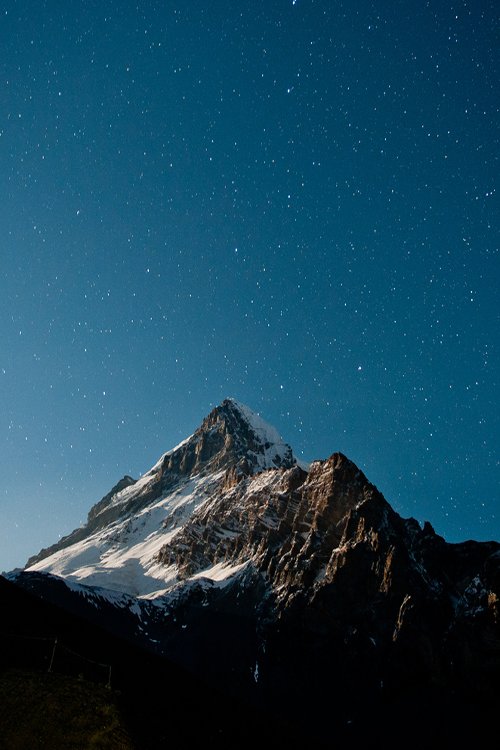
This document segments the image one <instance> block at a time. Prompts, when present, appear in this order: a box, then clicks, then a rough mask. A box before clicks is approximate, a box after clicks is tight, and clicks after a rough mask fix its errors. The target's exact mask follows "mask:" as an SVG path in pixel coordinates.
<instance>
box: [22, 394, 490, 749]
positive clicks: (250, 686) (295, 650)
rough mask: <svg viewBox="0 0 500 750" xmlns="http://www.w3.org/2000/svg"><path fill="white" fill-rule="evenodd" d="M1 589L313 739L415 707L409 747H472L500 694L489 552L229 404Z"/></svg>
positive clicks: (383, 728) (394, 721)
mask: <svg viewBox="0 0 500 750" xmlns="http://www.w3.org/2000/svg"><path fill="white" fill-rule="evenodd" d="M47 573H49V574H51V575H47ZM54 575H57V576H61V577H62V578H63V579H64V581H65V585H64V584H63V583H62V582H61V581H60V580H58V579H55V578H54ZM15 580H16V582H17V583H20V584H21V585H24V586H25V587H26V588H30V589H31V590H36V591H38V592H44V595H45V596H46V597H48V598H52V599H53V600H54V601H56V600H57V601H59V602H60V601H61V599H64V602H65V605H66V606H68V607H69V608H73V609H74V610H77V609H78V610H79V611H80V612H84V613H86V615H87V616H88V617H89V618H91V619H92V618H93V619H96V618H100V619H101V621H102V620H105V621H106V622H108V624H109V627H111V628H115V629H121V630H122V631H123V632H126V633H127V635H128V636H129V637H131V638H134V639H135V640H139V641H140V642H142V643H144V644H146V645H147V646H148V647H149V648H150V649H153V650H155V651H157V652H158V653H161V654H163V655H166V656H169V657H170V658H173V659H175V660H177V661H179V662H181V663H182V664H183V665H185V666H188V667H189V668H190V669H191V670H193V671H195V672H197V673H198V674H202V675H203V676H204V677H205V678H207V679H209V680H210V681H211V682H212V683H214V684H217V685H218V686H220V687H224V686H226V687H227V686H228V685H230V686H231V690H235V691H237V692H238V694H240V695H242V696H244V697H245V699H246V698H248V699H249V700H251V701H253V702H254V703H260V704H261V705H266V706H269V705H272V706H273V707H274V708H275V711H276V713H277V714H278V715H280V716H283V717H285V719H287V720H288V719H290V716H291V715H292V714H294V713H295V712H296V710H297V709H296V707H297V706H299V707H300V712H301V713H302V719H301V720H300V721H299V723H300V724H301V727H302V729H304V727H305V725H307V728H308V730H309V725H308V724H307V722H310V717H311V716H312V715H313V716H314V722H313V724H314V726H313V727H311V728H310V733H311V737H317V738H320V739H325V737H327V736H328V734H329V732H330V731H331V729H332V726H335V728H336V731H338V732H342V733H343V734H342V736H344V735H345V733H346V732H347V735H345V736H347V737H349V736H351V735H352V737H353V738H356V737H357V738H360V737H363V738H364V736H365V735H364V732H365V731H366V730H367V726H369V727H370V733H371V734H370V737H371V738H377V737H379V739H380V742H381V743H382V742H385V741H386V740H387V738H388V737H389V735H391V737H392V738H393V739H394V738H395V737H396V736H397V733H398V731H400V730H401V731H403V729H404V728H405V727H406V731H407V725H408V723H410V722H413V721H414V712H415V710H418V711H419V712H420V724H419V727H420V729H419V731H418V732H417V731H416V730H415V732H413V735H414V736H415V737H416V736H417V735H418V736H420V735H421V733H422V732H424V733H425V731H431V730H432V732H433V737H435V738H438V739H440V741H441V742H442V743H445V742H448V741H451V740H453V741H455V736H460V737H461V738H463V737H465V736H466V735H467V732H468V731H470V733H471V737H472V739H474V738H475V739H476V740H477V736H478V732H479V725H480V724H481V722H485V721H487V720H488V717H489V716H490V714H491V715H493V714H494V710H495V709H494V706H495V705H496V702H497V701H498V700H499V698H500V688H499V685H500V680H499V678H500V544H498V543H496V542H489V543H479V542H473V541H469V542H464V543H461V544H448V543H447V542H445V540H444V539H443V538H442V537H440V536H438V535H437V534H436V533H435V532H434V530H433V529H432V527H431V526H430V524H428V523H426V524H425V525H424V527H423V528H421V526H420V525H419V524H418V522H417V521H415V520H414V519H403V518H401V517H400V516H399V515H398V514H397V513H396V512H395V511H394V510H393V509H392V508H391V506H390V505H389V504H388V503H387V501H386V500H385V499H384V497H383V496H382V495H381V494H380V492H379V491H378V490H377V489H376V488H375V487H374V486H373V485H372V484H370V482H369V481H368V480H367V479H366V477H365V476H364V475H363V473H362V472H361V471H360V470H359V469H358V468H357V467H356V466H355V465H354V464H353V463H352V462H351V461H349V459H347V458H346V457H345V456H344V455H342V454H341V453H334V454H333V455H332V456H331V457H330V458H328V459H327V460H325V461H315V462H313V463H312V464H311V465H310V466H309V467H301V466H299V465H298V464H297V461H296V459H295V458H294V457H293V454H292V451H291V449H290V448H289V446H287V445H286V444H284V443H283V442H282V441H281V439H280V438H279V436H278V435H277V433H276V432H275V431H274V430H273V428H271V427H269V426H268V425H266V424H265V423H264V422H262V420H260V418H259V417H258V416H257V415H254V414H253V413H252V412H250V410H248V409H247V407H244V406H242V405H240V404H238V403H237V402H235V401H233V400H226V401H225V402H223V404H222V405H221V406H220V407H217V408H216V409H214V410H213V411H212V412H211V414H210V415H209V416H208V417H207V418H206V419H205V420H204V422H203V423H202V425H201V427H200V428H199V429H198V430H197V431H196V432H195V433H194V434H193V435H192V436H191V437H190V438H188V439H187V440H186V441H184V442H183V443H181V445H180V446H178V447H177V448H176V449H174V450H173V451H169V452H168V453H166V454H164V456H162V457H161V459H160V460H159V461H158V463H157V464H156V465H155V466H154V467H153V468H152V469H151V470H150V472H148V473H147V474H145V475H144V477H142V478H141V479H140V480H138V481H137V482H134V480H132V479H131V478H130V477H125V478H124V479H123V480H121V482H120V483H119V484H118V485H117V486H116V487H115V488H113V490H112V491H111V492H110V493H108V495H106V497H104V498H103V500H101V501H100V503H98V504H97V505H96V506H94V508H93V509H92V510H91V512H90V513H89V519H88V523H87V525H86V527H84V528H83V529H79V530H77V531H75V532H73V534H72V535H70V536H69V537H66V539H64V540H62V542H60V543H59V545H55V546H54V547H53V548H51V549H50V550H46V551H44V552H42V553H40V555H39V556H38V557H37V558H33V560H31V561H30V567H29V569H28V570H27V571H26V572H24V573H22V574H19V575H17V576H15ZM82 584H84V585H82ZM89 584H90V586H89ZM97 586H99V588H97ZM294 707H295V708H294ZM465 709H466V713H465ZM388 711H390V713H391V718H390V727H389V726H388V724H387V721H386V719H387V712H388ZM456 712H460V716H461V722H462V723H461V725H460V730H459V731H457V726H456V724H455V723H454V722H455V720H454V718H453V717H454V714H455V713H456ZM422 714H424V716H423V718H422ZM367 717H369V721H370V722H371V724H368V725H367V721H368V718H367ZM295 719H297V717H295ZM304 722H305V724H304ZM349 733H351V734H349ZM413 735H412V736H413ZM339 736H340V735H339ZM420 739H422V738H421V736H420ZM409 741H410V740H409V739H408V738H407V742H406V744H407V745H408V743H409ZM427 744H428V746H433V745H432V744H429V743H427Z"/></svg>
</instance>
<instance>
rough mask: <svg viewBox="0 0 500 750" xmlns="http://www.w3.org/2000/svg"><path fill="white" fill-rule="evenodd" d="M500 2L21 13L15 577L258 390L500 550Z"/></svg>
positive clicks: (12, 492) (257, 403)
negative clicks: (215, 411) (220, 408)
mask: <svg viewBox="0 0 500 750" xmlns="http://www.w3.org/2000/svg"><path fill="white" fill-rule="evenodd" d="M495 6H496V2H494V1H493V0H492V1H491V2H481V0H470V2H463V1H458V0H457V1H456V2H444V1H443V2H437V1H436V2H423V0H407V1H406V2H404V3H398V4H396V5H394V4H391V3H387V2H382V0H380V1H379V2H376V1H373V2H368V1H367V0H366V1H362V0H353V1H352V2H340V1H339V2H336V1H335V0H295V1H293V0H273V1H270V0H267V1H265V2H264V1H259V0H253V1H252V2H250V1H249V0H248V1H247V0H235V2H227V1H224V2H221V0H210V2H204V3H202V2H199V1H197V0H193V1H192V2H191V1H188V2H182V3H177V2H169V1H168V0H164V2H138V1H137V0H136V1H135V2H127V1H126V0H120V1H119V2H118V1H117V2H111V1H109V0H104V1H100V2H97V1H93V0H86V1H85V2H76V1H74V2H68V0H60V1H57V0H46V1H45V2H42V1H41V2H36V3H34V2H28V1H27V0H18V1H17V2H14V1H11V2H0V95H1V98H0V164H1V169H0V197H1V200H0V253H1V255H0V259H1V275H0V310H1V314H0V341H1V349H0V441H1V444H0V466H1V485H0V511H1V516H0V518H1V524H0V569H2V568H3V569H8V568H12V567H14V566H15V565H22V564H24V563H25V561H26V559H27V557H28V556H29V555H30V554H33V553H35V552H37V551H38V550H39V549H40V548H41V547H42V546H44V545H47V544H49V543H52V542H55V541H57V539H58V538H59V536H60V535H61V534H65V533H67V532H69V531H70V530H71V529H73V528H74V527H75V526H78V525H79V524H80V523H82V522H83V521H84V520H85V518H86V514H87V511H88V509H89V508H90V506H91V505H92V504H93V503H94V502H96V501H97V500H98V499H99V498H100V497H102V496H103V495H104V494H105V493H106V492H108V490H109V489H110V488H111V486H112V485H113V484H114V483H115V482H116V481H117V480H118V479H119V478H120V477H121V476H123V475H124V474H125V473H129V474H132V475H133V476H136V477H137V476H139V474H140V473H142V472H144V471H146V470H147V469H148V468H150V466H151V465H152V464H153V463H154V462H155V461H156V460H157V458H158V457H159V455H160V454H161V453H162V452H163V451H165V450H168V449H169V448H171V447H172V446H173V445H175V444H176V443H177V442H179V441H180V440H181V439H182V438H184V437H186V436H187V435H189V434H190V433H191V432H192V431H193V430H194V429H195V428H196V427H197V426H198V425H199V424H200V422H201V420H202V419H203V417H204V416H205V415H206V414H207V413H208V412H209V411H210V409H211V408H212V407H213V406H214V405H216V404H218V403H220V402H221V401H222V400H223V399H224V398H225V397H226V396H233V397H234V398H237V399H239V400H240V401H242V402H244V403H246V404H248V405H249V406H250V407H251V408H252V409H254V410H256V411H258V412H260V414H261V415H262V416H263V417H264V418H265V419H267V421H269V422H270V423H271V424H274V425H275V426H276V427H277V428H278V430H279V431H280V432H281V434H282V435H283V437H284V438H285V439H286V440H287V441H288V442H289V443H290V444H291V445H292V446H293V448H294V450H295V452H296V454H297V455H298V456H299V457H301V458H303V459H305V460H310V459H313V458H325V457H327V456H328V455H329V454H331V453H332V452H333V451H337V450H340V451H342V452H343V453H345V454H346V455H348V456H349V457H350V458H351V459H352V460H354V461H355V462H356V463H357V464H358V465H359V467H360V468H361V469H362V470H363V471H364V472H365V474H366V475H367V476H368V478H369V479H370V480H371V481H372V482H374V483H375V484H376V485H377V486H378V487H379V489H380V490H381V491H382V492H383V493H384V495H385V496H386V498H387V500H388V501H389V502H390V503H391V504H392V505H393V507H395V509H396V510H397V511H398V512H399V513H401V514H402V515H405V516H409V515H412V516H414V517H415V518H417V519H418V520H419V521H420V522H423V521H424V520H425V519H429V520H430V521H431V523H432V524H433V525H434V526H435V529H436V531H437V532H438V533H440V534H443V535H445V536H446V538H448V539H449V540H450V541H458V540H462V539H465V538H470V537H475V538H478V539H488V538H496V539H500V505H499V497H498V486H499V472H498V461H497V458H498V451H497V445H498V443H497V438H498V414H497V410H496V408H495V407H496V401H497V398H496V396H497V385H498V323H499V321H498V291H497V289H498V279H499V277H500V273H499V271H500V269H499V263H498V254H497V252H498V240H499V231H498V230H499V225H498V216H499V214H500V207H499V192H498V191H496V189H495V185H496V181H497V176H498V173H499V164H498V154H499V149H498V146H499V119H498V111H499V85H498V81H499V73H500V71H499V68H500V66H499V55H498V49H499V35H498V29H499V23H498V21H499V19H498V17H497V13H496V11H495Z"/></svg>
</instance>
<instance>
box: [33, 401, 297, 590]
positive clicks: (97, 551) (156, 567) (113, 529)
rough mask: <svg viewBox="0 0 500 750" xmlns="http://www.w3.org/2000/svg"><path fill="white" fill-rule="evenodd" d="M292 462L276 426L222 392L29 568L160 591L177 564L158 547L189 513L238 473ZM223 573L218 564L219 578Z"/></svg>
mask: <svg viewBox="0 0 500 750" xmlns="http://www.w3.org/2000/svg"><path fill="white" fill-rule="evenodd" d="M295 464H296V459H295V457H294V455H293V453H292V449H291V448H290V446H289V445H287V444H286V443H285V442H284V441H283V440H282V438H281V437H280V435H279V434H278V432H277V431H276V430H275V428H274V427H272V426H271V425H269V424H267V423H266V422H265V421H264V420H263V419H262V418H261V417H260V416H259V415H258V414H256V413H255V412H253V411H252V410H251V409H249V408H248V407H247V406H245V405H244V404H241V403H239V402H238V401H236V400H235V399H229V398H228V399H225V400H224V401H223V402H222V404H220V405H219V406H217V407H215V408H214V409H213V410H212V411H211V412H210V414H208V416H207V417H206V418H205V419H204V420H203V422H202V424H201V425H200V427H199V428H198V429H197V430H196V431H195V432H194V433H193V434H192V435H190V436H189V437H188V438H186V439H185V440H183V441H182V442H181V443H179V445H177V446H176V447H175V448H173V449H171V450H169V451H167V452H166V453H164V454H163V455H162V456H161V457H160V459H159V460H158V461H157V462H156V463H155V464H154V466H153V467H152V468H151V469H150V470H149V471H147V472H146V473H145V474H143V475H142V476H141V477H140V478H139V479H138V480H134V479H132V477H129V476H125V477H123V479H121V480H120V481H119V482H118V483H117V484H116V485H115V486H114V487H113V489H112V490H111V491H110V492H108V493H107V494H106V495H105V496H104V497H103V498H102V500H100V501H99V502H98V503H96V504H95V505H94V506H93V507H92V508H91V509H90V512H89V514H88V519H87V523H86V524H85V525H84V526H83V527H81V528H79V529H76V530H75V531H73V532H72V533H71V534H69V535H68V536H67V537H64V538H63V539H62V540H60V541H59V542H58V543H57V544H55V545H53V546H52V547H50V548H48V549H45V550H42V551H41V552H40V553H39V554H38V555H37V556H35V557H33V558H31V559H30V560H29V561H28V565H27V567H28V569H29V570H37V571H46V572H50V573H53V574H55V575H60V576H62V577H64V578H66V579H67V580H72V581H76V582H79V583H81V582H83V583H86V584H89V585H93V586H96V585H97V586H104V587H106V588H109V589H116V590H119V591H125V592H127V593H130V594H133V595H135V596H151V595H155V594H159V593H163V592H164V591H165V590H166V588H168V587H169V586H171V585H173V584H175V582H176V580H177V571H176V569H175V568H174V567H172V566H170V567H169V566H165V565H163V564H161V562H160V561H159V559H158V555H159V552H160V550H161V549H163V548H164V547H165V545H167V544H168V543H169V541H170V540H171V539H173V537H175V536H176V534H177V533H178V532H179V531H180V530H181V529H182V528H183V526H184V524H185V523H186V522H187V520H188V519H189V518H190V517H191V515H193V514H194V513H196V512H197V511H198V510H199V509H200V508H201V507H202V506H204V505H206V504H207V503H211V502H213V501H214V500H215V498H217V497H219V496H220V494H221V492H223V491H224V488H227V487H228V486H231V485H233V484H234V483H235V482H238V481H239V480H240V479H242V478H243V477H249V478H250V477H253V476H254V475H256V474H260V473H261V472H263V471H265V470H267V469H275V470H276V469H288V468H291V467H293V466H294V465H295ZM223 573H224V572H223V571H222V573H221V571H219V570H218V571H217V576H218V579H220V578H221V576H222V577H223ZM209 575H210V574H209Z"/></svg>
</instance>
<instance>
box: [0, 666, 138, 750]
mask: <svg viewBox="0 0 500 750" xmlns="http://www.w3.org/2000/svg"><path fill="white" fill-rule="evenodd" d="M0 727H1V729H2V736H1V739H0V744H1V746H2V748H5V750H38V748H40V750H41V749H42V748H43V749H44V750H45V748H47V750H49V748H50V750H59V748H60V749H61V750H73V749H74V750H87V748H88V749H89V750H90V749H91V748H92V750H98V749H99V750H111V749H113V750H133V748H134V745H133V744H132V742H131V740H130V737H129V734H128V731H127V729H126V727H125V724H124V720H123V717H122V715H121V712H120V708H119V705H118V701H117V696H116V695H115V694H114V693H113V692H112V691H111V690H108V689H106V688H105V687H103V686H100V685H96V684H94V683H92V682H87V681H85V680H80V679H75V678H72V677H67V676H65V675H59V674H47V673H45V674H44V673H36V672H27V671H21V670H8V671H6V672H4V673H1V674H0Z"/></svg>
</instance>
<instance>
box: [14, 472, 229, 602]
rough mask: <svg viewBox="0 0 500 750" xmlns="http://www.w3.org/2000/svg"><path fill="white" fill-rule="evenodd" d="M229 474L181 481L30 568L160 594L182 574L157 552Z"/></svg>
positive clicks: (138, 593)
mask: <svg viewBox="0 0 500 750" xmlns="http://www.w3.org/2000/svg"><path fill="white" fill-rule="evenodd" d="M223 476H224V472H219V473H218V474H215V475H212V476H211V477H200V476H198V477H194V478H192V479H190V480H188V481H183V482H180V483H179V485H178V487H177V488H175V489H174V490H172V491H170V492H169V493H168V495H167V496H165V497H162V498H161V499H160V500H158V501H157V502H156V503H154V504H152V505H150V506H147V507H145V508H143V509H142V510H140V511H139V512H137V513H136V514H134V515H130V516H127V517H125V518H121V519H119V520H117V521H115V522H114V523H112V524H110V525H109V526H107V527H106V528H105V529H100V530H99V531H97V532H96V533H94V534H92V535H90V536H89V537H87V538H86V539H84V540H82V541H79V542H77V543H75V544H72V545H71V546H69V547H66V548H64V549H62V550H58V551H57V552H55V553H54V554H53V555H51V556H50V557H47V558H45V559H43V560H41V561H39V562H37V563H35V564H34V565H32V566H31V567H30V568H28V569H27V570H28V571H41V572H46V573H51V574H52V575H56V576H60V577H62V578H64V579H66V580H67V581H71V582H75V583H82V584H84V585H85V586H100V587H104V588H109V589H112V590H114V591H120V592H124V593H127V594H131V595H133V596H137V597H148V598H149V597H151V596H160V595H162V594H164V593H165V592H166V591H168V590H169V588H171V587H172V586H173V585H174V584H175V583H176V582H177V581H178V576H177V570H176V568H175V567H174V566H165V565H162V564H160V563H158V562H157V561H156V555H157V553H158V552H159V550H160V549H161V547H163V546H164V545H165V544H167V543H168V542H169V541H171V540H172V539H173V538H174V536H175V535H176V534H177V533H178V532H179V531H180V529H181V528H182V527H183V525H184V523H185V522H186V521H187V520H188V518H190V516H191V515H192V514H193V513H194V512H195V511H196V510H198V509H199V508H201V507H202V506H203V505H204V504H205V503H206V502H207V501H208V500H209V499H210V497H211V496H212V492H213V491H214V490H215V489H216V487H218V486H219V484H220V482H221V479H222V477H223ZM134 486H136V485H134ZM128 489H129V488H127V490H128ZM123 492H126V490H124V491H123ZM120 494H121V493H120ZM128 499H130V495H129V496H128ZM206 577H211V576H210V575H207V576H206Z"/></svg>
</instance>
